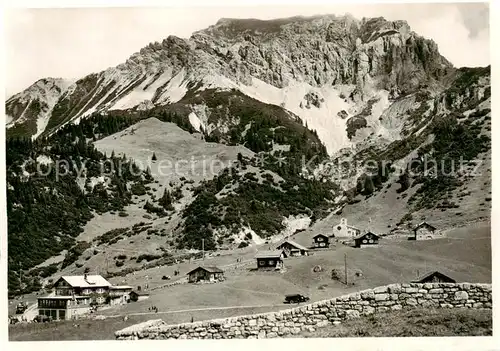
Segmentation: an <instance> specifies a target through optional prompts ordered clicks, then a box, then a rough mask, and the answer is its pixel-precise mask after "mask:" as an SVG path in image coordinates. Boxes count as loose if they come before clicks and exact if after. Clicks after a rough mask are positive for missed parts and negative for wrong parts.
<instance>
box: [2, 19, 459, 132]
mask: <svg viewBox="0 0 500 351" xmlns="http://www.w3.org/2000/svg"><path fill="white" fill-rule="evenodd" d="M450 70H452V66H451V64H450V63H449V62H448V61H447V60H446V59H445V58H444V57H442V56H441V55H440V54H439V52H438V49H437V45H436V44H435V43H434V42H433V41H431V40H427V39H424V38H422V37H420V36H418V35H417V34H415V33H414V32H412V31H411V30H410V27H409V26H408V24H407V23H406V22H404V21H395V22H391V21H386V20H385V19H383V18H371V19H363V20H357V19H355V18H353V17H350V16H342V17H336V16H315V17H307V18H306V17H292V18H286V19H279V20H269V21H261V20H244V19H222V20H220V21H218V22H217V23H216V24H215V25H213V26H210V27H209V28H207V29H204V30H201V31H198V32H195V33H194V34H193V35H192V36H191V38H189V39H182V38H178V37H175V36H169V37H168V38H166V39H165V40H163V41H162V42H161V43H160V42H155V43H151V44H149V45H148V46H146V47H144V48H142V49H141V50H140V51H139V52H137V53H135V54H133V55H132V56H131V57H130V58H129V59H127V60H126V61H125V62H124V63H123V64H120V65H118V66H117V67H114V68H110V69H107V70H105V71H102V72H100V73H97V74H92V75H89V76H87V77H85V78H83V79H80V80H78V81H77V82H76V83H75V85H74V86H73V87H72V89H69V90H67V87H64V89H60V90H61V92H59V93H58V94H55V95H56V96H55V98H54V99H52V100H51V104H50V106H49V108H48V109H45V110H43V109H42V110H43V111H41V112H40V113H32V114H31V115H29V116H28V118H29V119H31V120H35V121H37V120H38V119H39V118H40V116H42V114H43V116H44V118H45V117H46V118H48V119H50V121H49V122H48V123H46V124H45V125H41V126H40V128H41V129H42V130H37V133H38V134H40V133H41V132H43V131H44V130H45V128H47V129H50V130H54V129H56V128H58V127H60V126H61V125H62V124H64V123H67V122H68V121H71V120H75V119H77V118H80V117H82V116H85V115H88V114H90V113H91V112H94V111H95V112H98V111H105V110H106V109H112V108H115V109H116V108H118V109H125V108H131V107H134V106H137V105H139V104H141V103H142V102H144V101H145V100H151V101H152V103H153V104H154V105H158V104H165V103H173V102H176V101H178V100H179V99H180V98H182V96H183V95H184V94H186V92H187V91H188V90H189V89H193V87H195V86H197V84H198V83H200V82H202V81H203V82H204V83H203V84H205V85H207V84H208V85H210V86H212V87H218V86H224V87H227V86H228V85H229V86H231V85H234V86H238V85H240V84H242V85H250V84H252V82H254V80H256V79H257V80H260V81H263V82H265V83H267V84H270V85H271V86H274V87H276V88H284V87H287V86H289V85H290V84H297V83H300V82H303V83H307V84H309V85H310V86H312V87H325V86H336V85H341V84H353V85H355V86H356V89H355V92H354V93H353V94H352V96H351V98H352V99H353V100H363V99H364V98H365V95H367V98H370V92H372V91H373V90H374V89H386V90H388V91H389V92H390V94H391V97H392V98H396V97H398V96H399V95H400V94H402V93H408V92H411V91H412V90H414V89H417V88H418V87H420V86H422V85H425V84H429V82H433V81H437V80H439V79H440V78H441V77H443V76H444V75H446V74H447V73H448V72H449V71H450ZM53 91H57V89H54V90H53ZM143 91H150V93H149V95H150V96H145V97H144V98H143V99H142V100H141V99H139V98H137V99H130V100H131V101H136V100H137V101H136V103H135V102H134V103H132V105H133V106H132V105H130V102H129V103H128V104H125V105H124V104H123V103H119V102H120V99H122V100H121V101H122V102H123V98H125V97H127V96H128V95H130V94H137V95H140V94H142V93H141V92H143ZM27 92H28V94H27V95H28V97H29V96H31V95H33V94H31V93H30V92H29V91H28V90H27ZM63 93H64V94H63ZM314 94H315V93H311V94H307V95H306V97H305V100H306V101H305V102H304V103H303V105H304V107H305V108H308V109H312V108H315V107H318V106H321V104H322V101H321V98H320V97H318V96H314ZM25 95H26V94H25ZM141 96H142V95H141ZM25 97H26V96H25ZM134 104H135V105H134ZM297 104H299V102H297ZM149 105H150V104H149V103H144V104H142V105H141V106H140V108H141V109H142V108H145V107H148V106H149ZM19 106H24V105H23V104H22V103H21V102H20V99H19V97H13V98H12V99H10V100H9V104H8V106H7V107H8V111H7V112H8V114H9V115H10V116H11V117H13V118H14V119H15V118H16V116H17V114H19V111H20V110H21V107H19ZM35 112H36V111H35ZM40 128H39V129H40ZM33 130H34V129H33V128H31V129H30V131H28V132H27V133H28V134H34V133H33Z"/></svg>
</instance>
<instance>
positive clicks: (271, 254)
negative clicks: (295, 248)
mask: <svg viewBox="0 0 500 351" xmlns="http://www.w3.org/2000/svg"><path fill="white" fill-rule="evenodd" d="M282 254H283V251H281V250H275V251H259V252H257V255H255V258H279V257H281V255H282Z"/></svg>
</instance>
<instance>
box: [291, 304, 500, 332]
mask: <svg viewBox="0 0 500 351" xmlns="http://www.w3.org/2000/svg"><path fill="white" fill-rule="evenodd" d="M492 331H493V330H492V313H491V310H489V309H481V310H472V309H420V308H419V309H412V310H406V311H402V310H401V311H392V312H386V313H379V314H376V315H371V316H367V317H361V318H358V319H352V320H349V321H345V322H343V323H341V324H339V325H331V326H327V327H324V328H318V329H317V330H315V331H314V332H302V333H301V334H299V335H297V336H294V337H299V338H335V337H343V338H346V337H401V336H412V337H418V336H488V335H492Z"/></svg>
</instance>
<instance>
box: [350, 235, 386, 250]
mask: <svg viewBox="0 0 500 351" xmlns="http://www.w3.org/2000/svg"><path fill="white" fill-rule="evenodd" d="M379 239H380V236H378V235H377V234H374V233H372V232H367V233H364V234H361V235H358V236H357V237H355V238H354V247H363V246H373V245H377V244H378V241H379Z"/></svg>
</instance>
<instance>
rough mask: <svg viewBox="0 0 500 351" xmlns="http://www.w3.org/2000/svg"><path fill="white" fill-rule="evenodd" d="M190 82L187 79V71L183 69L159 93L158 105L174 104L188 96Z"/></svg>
mask: <svg viewBox="0 0 500 351" xmlns="http://www.w3.org/2000/svg"><path fill="white" fill-rule="evenodd" d="M188 84H189V80H187V79H186V70H185V69H184V68H183V69H181V70H180V72H179V73H177V74H176V75H175V76H174V77H173V78H172V79H171V80H170V81H169V82H168V84H167V85H166V86H165V87H164V88H161V89H159V90H158V91H157V94H158V96H159V97H158V99H157V100H156V101H155V102H156V103H157V104H166V103H174V102H177V101H179V100H180V99H182V98H183V97H184V95H186V93H187V91H188V87H187V86H188Z"/></svg>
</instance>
